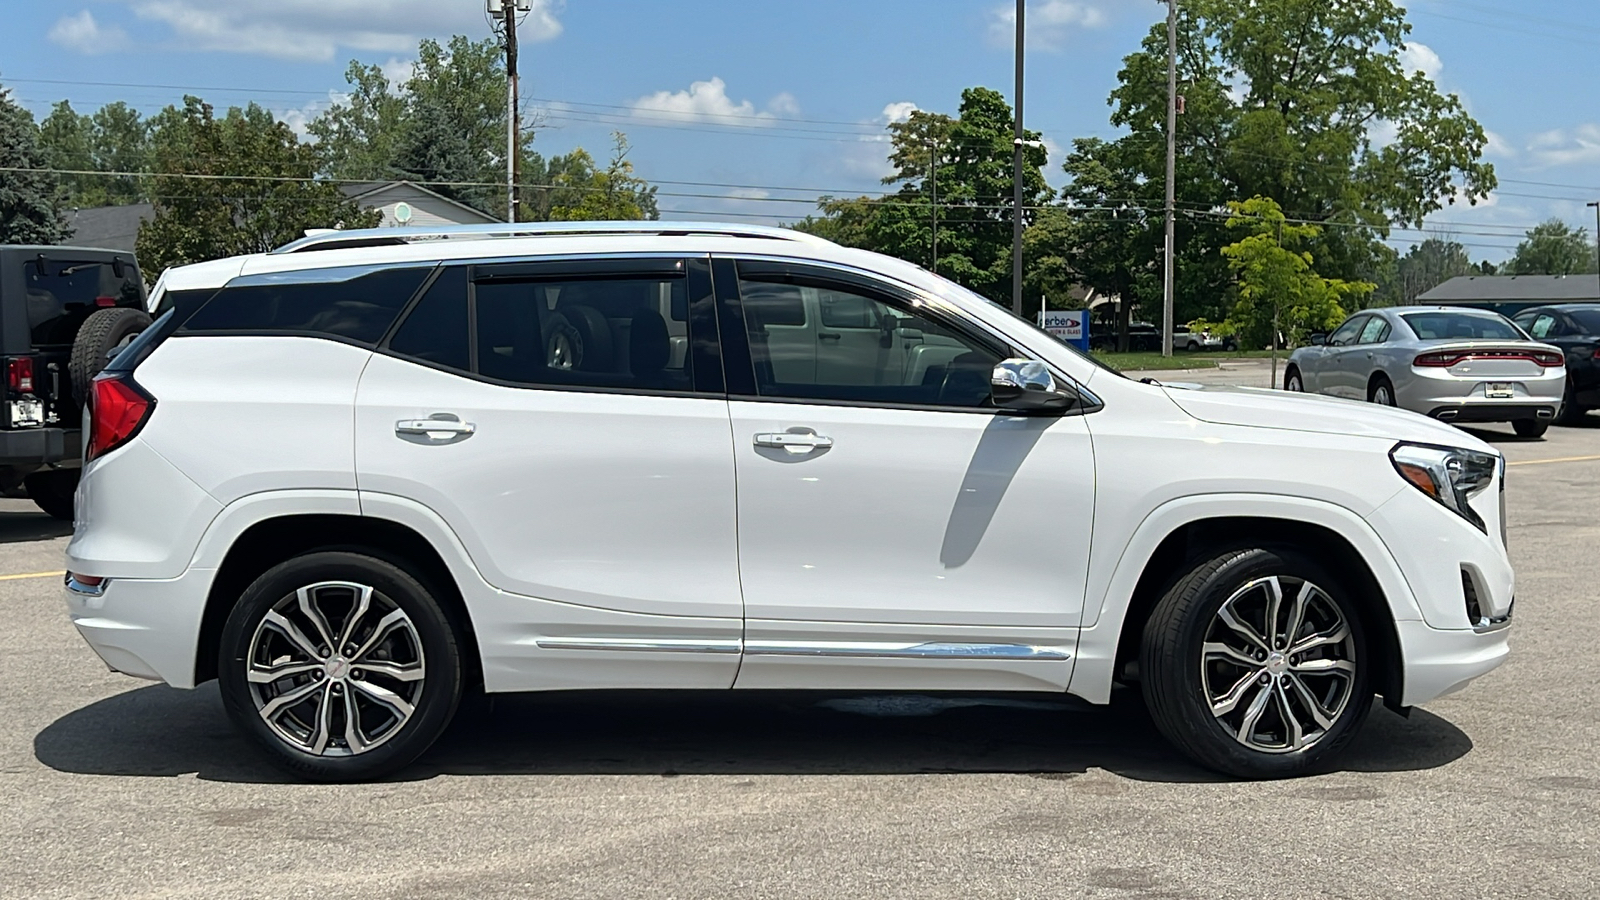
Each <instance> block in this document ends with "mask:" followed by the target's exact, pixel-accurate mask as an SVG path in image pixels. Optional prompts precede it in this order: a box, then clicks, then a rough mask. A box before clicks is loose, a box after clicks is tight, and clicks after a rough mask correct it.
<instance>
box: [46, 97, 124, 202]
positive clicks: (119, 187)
mask: <svg viewBox="0 0 1600 900" xmlns="http://www.w3.org/2000/svg"><path fill="white" fill-rule="evenodd" d="M39 144H40V146H41V147H42V148H43V149H44V152H45V155H46V157H47V158H48V159H49V160H50V166H51V168H55V169H65V170H69V171H73V172H81V173H87V174H74V175H63V176H61V183H62V185H63V187H65V189H66V192H67V198H66V202H67V204H68V205H70V206H74V207H77V208H79V209H87V208H90V207H95V206H121V205H124V204H128V203H137V202H139V201H140V200H141V199H142V198H143V190H142V186H141V183H140V182H141V179H140V177H139V176H138V175H112V174H103V175H102V174H94V173H101V172H104V173H112V172H142V171H144V170H145V167H146V162H147V156H148V153H149V127H148V126H147V124H146V123H145V122H144V120H143V119H142V118H141V117H140V115H139V111H138V110H136V109H134V108H133V107H131V106H129V105H128V104H126V103H124V102H122V101H120V100H119V101H117V102H115V103H108V104H106V105H105V106H103V107H101V108H100V109H98V110H96V111H95V113H94V115H92V116H89V115H83V114H80V113H78V112H77V111H76V110H74V109H73V108H72V104H70V103H68V102H67V101H65V100H62V101H60V102H59V103H57V104H55V106H53V107H51V109H50V115H48V116H46V117H45V119H44V121H42V122H40V123H39Z"/></svg>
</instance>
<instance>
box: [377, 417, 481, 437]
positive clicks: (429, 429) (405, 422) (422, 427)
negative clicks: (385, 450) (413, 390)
mask: <svg viewBox="0 0 1600 900" xmlns="http://www.w3.org/2000/svg"><path fill="white" fill-rule="evenodd" d="M477 430H478V428H477V426H475V425H473V424H472V423H471V422H463V421H461V417H459V416H456V415H453V414H451V413H434V414H433V415H431V416H429V417H428V418H426V419H401V420H400V421H398V422H396V423H394V433H395V434H415V435H423V436H425V437H428V438H432V439H433V440H436V441H441V442H442V441H448V440H451V439H453V438H458V437H466V436H468V435H471V434H475V433H476V432H477Z"/></svg>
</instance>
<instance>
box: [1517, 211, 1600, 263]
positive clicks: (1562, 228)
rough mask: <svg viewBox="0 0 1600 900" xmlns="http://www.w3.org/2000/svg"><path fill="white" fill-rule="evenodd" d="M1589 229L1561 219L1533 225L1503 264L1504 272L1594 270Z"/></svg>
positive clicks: (1593, 250)
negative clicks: (1525, 237)
mask: <svg viewBox="0 0 1600 900" xmlns="http://www.w3.org/2000/svg"><path fill="white" fill-rule="evenodd" d="M1595 266H1596V258H1595V247H1594V244H1592V243H1590V242H1589V232H1588V230H1587V229H1583V228H1573V227H1572V226H1570V225H1568V224H1567V223H1565V222H1563V221H1561V220H1560V219H1551V220H1550V221H1548V222H1545V223H1544V224H1542V225H1535V226H1534V227H1533V228H1532V229H1531V230H1529V231H1528V233H1527V239H1526V240H1524V241H1522V242H1521V243H1519V244H1517V252H1516V253H1515V254H1513V255H1512V257H1511V259H1510V260H1508V261H1507V262H1506V264H1505V268H1504V271H1505V274H1507V275H1583V274H1588V273H1590V272H1593V271H1595Z"/></svg>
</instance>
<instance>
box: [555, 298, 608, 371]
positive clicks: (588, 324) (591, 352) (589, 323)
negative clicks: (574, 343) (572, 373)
mask: <svg viewBox="0 0 1600 900" xmlns="http://www.w3.org/2000/svg"><path fill="white" fill-rule="evenodd" d="M561 315H562V316H563V317H565V319H566V321H567V322H568V323H569V324H570V325H571V326H572V328H573V330H574V331H576V332H577V333H578V343H579V344H580V346H581V347H582V348H583V349H582V352H581V354H580V357H579V365H581V366H582V368H583V371H585V372H609V371H611V366H612V357H613V347H612V345H611V323H610V322H607V321H606V317H605V316H604V315H601V313H600V310H598V309H595V308H594V307H592V306H582V305H579V306H567V307H563V308H562V310H561ZM574 368H576V366H575V367H574Z"/></svg>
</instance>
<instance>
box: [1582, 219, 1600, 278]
mask: <svg viewBox="0 0 1600 900" xmlns="http://www.w3.org/2000/svg"><path fill="white" fill-rule="evenodd" d="M1584 206H1592V207H1594V252H1595V263H1596V264H1597V265H1600V201H1597V202H1595V203H1585V204H1584ZM1595 271H1596V272H1600V268H1597V269H1595ZM1596 277H1600V276H1596Z"/></svg>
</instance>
